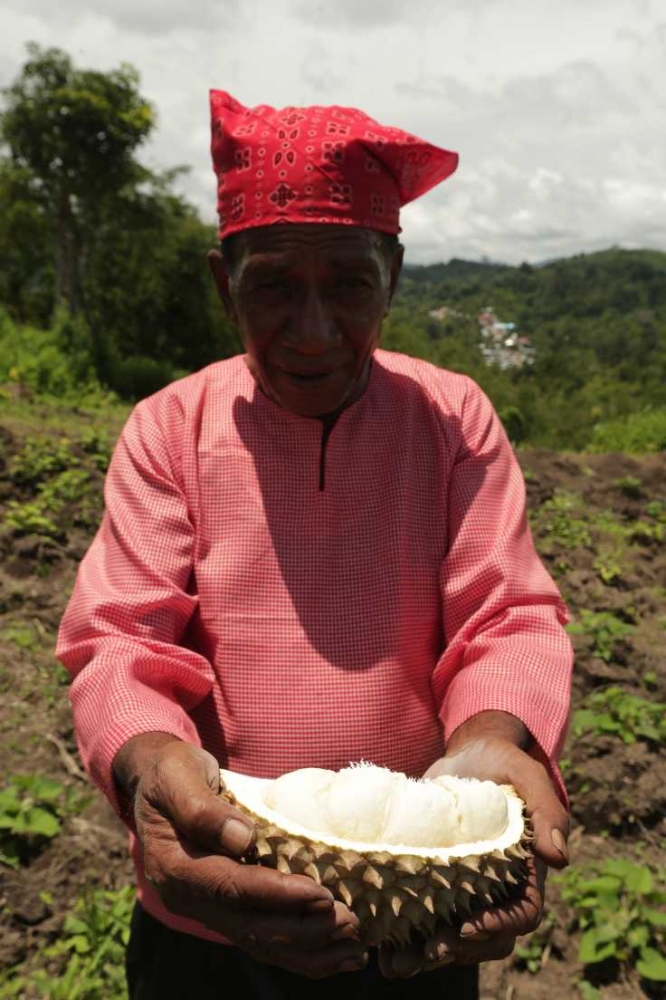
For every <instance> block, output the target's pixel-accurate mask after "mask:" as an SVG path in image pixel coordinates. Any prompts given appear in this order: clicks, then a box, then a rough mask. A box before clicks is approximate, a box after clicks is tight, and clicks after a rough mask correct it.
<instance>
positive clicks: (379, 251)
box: [224, 224, 386, 270]
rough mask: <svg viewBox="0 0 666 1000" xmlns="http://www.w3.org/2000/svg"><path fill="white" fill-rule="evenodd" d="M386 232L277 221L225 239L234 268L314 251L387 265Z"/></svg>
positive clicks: (357, 227)
mask: <svg viewBox="0 0 666 1000" xmlns="http://www.w3.org/2000/svg"><path fill="white" fill-rule="evenodd" d="M382 238H383V234H382V233H379V232H377V231H375V230H373V229H367V228H365V227H362V226H341V225H324V224H321V225H319V224H311V225H292V224H285V225H274V226H262V227H255V228H251V229H246V230H243V231H242V232H240V233H237V234H235V235H234V236H232V237H230V238H229V240H228V241H225V244H224V246H225V251H226V254H227V256H229V251H230V250H231V258H232V259H231V261H230V263H231V264H232V266H233V267H234V269H236V268H238V267H239V265H242V266H243V269H245V267H247V266H248V265H250V264H254V263H258V262H259V261H265V262H266V263H269V262H270V261H271V260H273V261H275V262H276V263H277V262H278V261H280V260H289V259H293V258H298V257H301V256H303V255H308V254H315V255H317V256H319V257H324V258H327V259H330V260H331V261H335V260H349V261H359V262H365V263H367V264H371V265H374V266H375V267H379V268H381V269H382V270H383V269H384V261H385V256H386V254H385V253H384V252H383V243H382Z"/></svg>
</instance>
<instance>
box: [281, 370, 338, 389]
mask: <svg viewBox="0 0 666 1000" xmlns="http://www.w3.org/2000/svg"><path fill="white" fill-rule="evenodd" d="M332 374H333V372H332V370H331V369H328V370H326V371H319V372H289V371H285V375H286V376H287V377H288V378H289V379H290V380H291V381H292V382H294V383H295V384H296V385H317V384H318V383H319V382H323V381H324V380H325V379H327V378H328V377H329V375H332Z"/></svg>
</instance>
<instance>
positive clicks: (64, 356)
mask: <svg viewBox="0 0 666 1000" xmlns="http://www.w3.org/2000/svg"><path fill="white" fill-rule="evenodd" d="M2 382H16V383H20V384H21V385H23V386H27V387H28V388H30V389H32V391H33V392H35V393H38V394H41V395H48V396H55V397H58V398H64V397H71V396H76V395H80V394H81V393H82V392H83V393H85V392H86V391H87V390H88V389H89V388H90V387H93V386H95V385H97V380H96V378H95V375H94V369H93V364H92V356H91V353H90V338H89V333H88V331H87V327H86V326H85V323H84V321H83V320H82V318H81V317H76V318H72V317H70V316H69V314H68V313H67V312H66V311H63V310H60V311H59V313H58V315H57V317H56V321H55V324H54V326H53V328H52V329H51V330H38V329H36V328H34V327H30V326H17V325H16V324H14V323H13V322H12V321H11V320H10V319H9V317H8V316H7V315H6V314H5V315H4V317H3V322H2V323H1V324H0V383H2Z"/></svg>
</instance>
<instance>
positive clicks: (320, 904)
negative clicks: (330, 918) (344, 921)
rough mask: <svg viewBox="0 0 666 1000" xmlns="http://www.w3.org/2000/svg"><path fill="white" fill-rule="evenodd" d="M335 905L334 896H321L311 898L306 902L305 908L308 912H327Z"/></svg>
mask: <svg viewBox="0 0 666 1000" xmlns="http://www.w3.org/2000/svg"><path fill="white" fill-rule="evenodd" d="M332 906H333V897H332V896H329V897H328V898H326V897H324V898H319V899H309V900H308V901H307V903H305V905H304V907H303V909H304V910H306V911H307V912H308V913H326V912H328V910H330V909H331V907H332Z"/></svg>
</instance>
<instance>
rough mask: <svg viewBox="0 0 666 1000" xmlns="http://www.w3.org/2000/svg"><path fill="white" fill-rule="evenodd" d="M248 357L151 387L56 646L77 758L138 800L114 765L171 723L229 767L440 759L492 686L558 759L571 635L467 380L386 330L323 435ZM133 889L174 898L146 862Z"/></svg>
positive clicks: (134, 418)
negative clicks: (399, 347)
mask: <svg viewBox="0 0 666 1000" xmlns="http://www.w3.org/2000/svg"><path fill="white" fill-rule="evenodd" d="M321 450H322V425H321V423H320V422H319V421H318V420H314V419H310V418H307V417H299V416H296V415H294V414H292V413H289V412H287V411H285V410H283V409H281V408H280V407H278V406H277V405H276V404H275V403H273V402H271V401H270V400H269V399H268V398H267V397H266V396H264V394H263V393H262V392H261V391H260V390H259V389H258V388H257V386H256V384H255V382H254V381H253V379H252V376H251V375H250V373H249V371H248V369H247V366H246V364H245V361H244V358H243V357H240V356H239V357H235V358H231V359H230V360H227V361H221V362H218V363H216V364H213V365H210V366H209V367H208V368H205V369H203V370H202V371H200V372H197V373H196V374H194V375H190V376H188V377H187V378H185V379H182V380H180V381H178V382H175V383H173V384H172V385H170V386H168V387H167V388H165V389H163V390H162V391H161V392H158V393H157V394H156V395H154V396H152V397H150V398H149V399H145V400H143V401H142V402H141V403H139V404H138V406H136V408H135V409H134V411H133V413H132V415H131V416H130V418H129V420H128V421H127V424H126V426H125V428H124V430H123V432H122V435H121V437H120V439H119V441H118V445H117V447H116V449H115V453H114V456H113V460H112V462H111V467H110V469H109V473H108V476H107V480H106V492H105V499H106V511H105V515H104V519H103V521H102V525H101V527H100V529H99V532H98V533H97V536H96V537H95V539H94V541H93V543H92V545H91V546H90V549H89V551H88V553H87V554H86V556H85V558H84V559H83V561H82V563H81V566H80V568H79V573H78V577H77V581H76V586H75V589H74V593H73V595H72V598H71V600H70V603H69V606H68V608H67V611H66V613H65V616H64V618H63V621H62V624H61V628H60V635H59V639H58V647H57V655H58V657H59V658H60V660H61V661H62V662H63V663H64V664H65V666H66V667H67V668H68V669H69V671H70V672H71V674H72V676H73V682H72V685H71V702H72V706H73V711H74V718H75V725H76V733H77V739H78V742H79V749H80V753H81V757H82V759H83V762H84V764H85V766H86V768H87V769H88V771H89V772H90V774H91V775H92V777H93V779H94V781H95V782H96V784H97V785H98V786H99V787H100V788H101V789H102V791H103V792H104V793H105V795H106V796H107V798H108V799H109V801H110V802H111V803H112V805H113V806H114V807H115V808H116V809H117V810H118V811H119V812H121V806H120V803H119V801H118V799H117V797H116V790H115V788H114V781H113V776H112V770H111V765H112V761H113V758H114V755H115V754H116V752H117V751H118V749H119V748H120V747H121V746H122V745H123V744H124V743H125V742H126V741H127V740H128V739H130V738H131V737H132V736H135V735H138V734H139V733H143V732H149V731H162V732H168V733H173V734H175V735H176V736H178V737H180V738H182V739H184V740H187V741H189V742H191V743H195V744H197V745H201V746H204V747H205V748H206V749H207V750H209V751H210V752H211V753H212V754H214V755H215V757H216V758H217V759H218V760H219V761H220V764H221V765H222V766H224V767H226V768H230V769H232V770H236V771H241V772H244V773H246V774H251V775H262V776H266V777H272V776H276V775H278V774H281V773H283V772H285V771H290V770H293V769H295V768H299V767H326V768H340V767H343V766H345V765H347V764H348V763H349V762H350V761H357V760H361V759H364V760H370V761H373V762H375V763H377V764H381V765H384V766H386V767H390V768H393V769H396V770H401V771H405V772H407V773H408V774H410V775H420V774H422V773H423V772H424V771H425V770H426V768H427V767H429V765H430V764H432V763H433V761H435V760H436V759H437V758H438V757H440V756H441V755H442V754H443V752H444V744H445V740H446V738H447V735H448V734H450V733H451V732H453V730H455V729H456V727H457V726H459V725H461V723H463V722H465V720H467V719H468V718H469V717H470V716H472V715H475V714H476V713H478V712H480V711H483V710H486V709H499V710H503V711H506V712H510V713H512V714H513V715H515V716H517V717H518V718H519V719H521V720H522V721H523V722H524V723H525V725H526V726H527V727H528V728H529V730H530V731H531V733H532V735H533V737H534V739H535V741H536V744H537V749H536V750H535V751H534V752H535V753H536V755H537V756H538V757H540V758H541V759H542V760H543V762H544V763H545V764H546V765H547V766H548V767H549V768H550V772H551V774H552V776H553V779H554V781H555V783H556V785H557V787H558V789H559V790H560V793H561V794H562V795H564V792H563V788H562V784H561V778H560V776H559V772H558V770H557V765H556V763H555V762H556V759H557V755H558V754H559V752H560V749H561V746H562V742H563V738H564V733H565V727H566V720H567V714H568V704H569V688H570V673H571V667H572V653H571V646H570V643H569V640H568V637H567V635H566V633H565V631H564V629H563V624H564V623H565V622H566V620H567V613H566V609H565V607H564V605H563V603H562V600H561V598H560V595H559V593H558V591H557V589H556V587H555V585H554V583H553V581H552V580H551V578H550V577H549V575H548V574H547V573H546V571H545V569H544V567H543V565H542V563H541V561H540V560H539V558H538V556H537V555H536V553H535V550H534V547H533V543H532V539H531V535H530V531H529V528H528V525H527V522H526V518H525V494H524V485H523V477H522V474H521V471H520V468H519V466H518V463H517V461H516V459H515V456H514V454H513V452H512V450H511V447H510V445H509V442H508V441H507V438H506V436H505V434H504V431H503V429H502V426H501V424H500V422H499V420H498V418H497V416H496V414H495V412H494V410H493V408H492V406H491V405H490V403H489V401H488V399H487V398H486V397H485V395H484V394H483V393H482V392H481V390H480V389H479V388H478V386H476V385H475V383H473V382H472V381H471V380H470V379H468V378H466V377H464V376H462V375H457V374H453V373H452V372H448V371H444V370H442V369H438V368H435V367H434V366H432V365H430V364H427V363H426V362H423V361H418V360H414V359H412V358H408V357H405V356H404V355H400V354H393V353H389V352H386V351H377V352H376V354H375V356H374V361H373V365H372V370H371V375H370V380H369V383H368V386H367V388H366V390H365V392H364V394H363V395H362V396H361V397H360V398H359V399H358V400H357V401H356V402H355V403H353V404H352V405H351V406H349V407H348V408H347V409H345V410H344V411H343V412H342V414H341V416H340V417H339V419H338V421H337V423H336V424H335V426H334V428H333V430H332V432H331V434H330V437H329V438H328V441H327V444H326V448H325V456H324V457H325V479H324V488H323V489H322V488H321V480H320V471H321V468H320V467H321V458H322V456H321ZM131 848H132V852H133V856H134V859H135V863H136V866H137V877H138V887H139V896H140V898H141V899H142V902H143V905H144V906H145V907H146V909H148V910H149V912H151V913H152V914H153V915H154V916H156V917H157V918H158V919H159V920H162V921H163V923H165V924H167V925H169V926H171V927H173V928H175V929H176V930H183V931H186V932H189V933H193V934H197V935H199V936H201V937H208V938H212V939H213V940H217V938H216V935H215V934H213V933H212V932H210V931H207V930H205V929H204V928H203V927H202V926H201V925H199V924H198V923H195V922H194V921H191V920H185V919H181V918H178V917H175V916H174V915H173V914H171V913H169V912H168V911H167V910H166V909H165V908H164V907H163V906H162V904H161V902H160V900H159V898H158V897H157V895H156V893H155V892H154V890H152V889H151V887H150V885H149V884H148V883H147V882H146V881H145V878H144V876H143V870H142V865H141V857H140V849H139V846H138V844H137V842H136V839H135V838H134V837H132V840H131Z"/></svg>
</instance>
